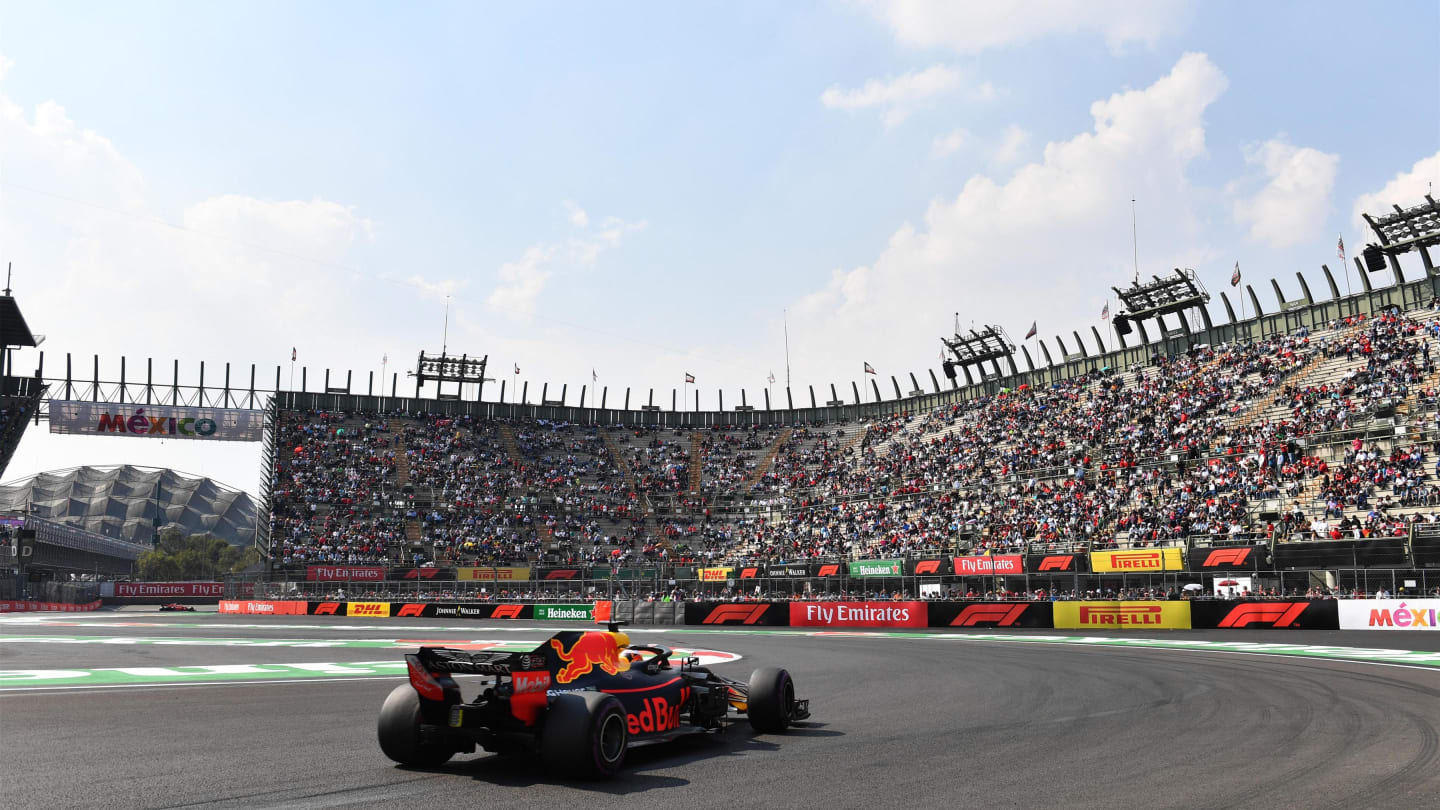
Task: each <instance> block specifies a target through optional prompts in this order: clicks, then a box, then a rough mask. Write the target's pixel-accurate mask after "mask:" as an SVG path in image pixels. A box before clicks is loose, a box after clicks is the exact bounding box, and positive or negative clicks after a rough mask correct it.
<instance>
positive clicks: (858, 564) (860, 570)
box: [850, 560, 905, 577]
mask: <svg viewBox="0 0 1440 810" xmlns="http://www.w3.org/2000/svg"><path fill="white" fill-rule="evenodd" d="M904 572H905V562H904V560H856V561H854V562H852V563H850V576H852V577H898V576H900V575H901V574H903V573H904Z"/></svg>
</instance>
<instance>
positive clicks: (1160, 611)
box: [1054, 602, 1190, 630]
mask: <svg viewBox="0 0 1440 810" xmlns="http://www.w3.org/2000/svg"><path fill="white" fill-rule="evenodd" d="M1054 611H1055V627H1056V629H1059V630H1189V629H1190V603H1189V602H1055V603H1054Z"/></svg>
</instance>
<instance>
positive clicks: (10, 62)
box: [0, 53, 15, 82]
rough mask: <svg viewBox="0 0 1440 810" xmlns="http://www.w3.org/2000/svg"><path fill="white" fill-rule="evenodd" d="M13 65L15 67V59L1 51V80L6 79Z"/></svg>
mask: <svg viewBox="0 0 1440 810" xmlns="http://www.w3.org/2000/svg"><path fill="white" fill-rule="evenodd" d="M12 67H15V60H14V59H8V58H6V56H5V54H3V53H0V82H3V81H5V74H7V73H9V72H10V68H12Z"/></svg>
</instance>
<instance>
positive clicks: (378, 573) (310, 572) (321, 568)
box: [305, 565, 385, 582]
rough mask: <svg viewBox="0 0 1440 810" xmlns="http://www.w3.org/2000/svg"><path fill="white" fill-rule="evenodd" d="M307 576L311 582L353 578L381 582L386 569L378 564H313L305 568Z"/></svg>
mask: <svg viewBox="0 0 1440 810" xmlns="http://www.w3.org/2000/svg"><path fill="white" fill-rule="evenodd" d="M305 578H306V579H308V580H310V581H311V582H315V581H321V582H337V581H346V582H348V581H350V580H352V579H358V580H364V581H366V582H379V581H380V580H383V579H384V578H385V569H384V568H380V567H378V566H354V565H311V566H308V567H306V569H305Z"/></svg>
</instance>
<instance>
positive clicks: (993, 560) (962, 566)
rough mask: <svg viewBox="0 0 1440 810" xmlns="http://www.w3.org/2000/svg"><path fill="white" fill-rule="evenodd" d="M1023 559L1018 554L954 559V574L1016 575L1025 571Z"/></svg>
mask: <svg viewBox="0 0 1440 810" xmlns="http://www.w3.org/2000/svg"><path fill="white" fill-rule="evenodd" d="M1024 559H1025V558H1024V557H1021V556H1020V555H1019V554H993V555H991V556H989V557H956V558H955V573H956V574H960V575H974V574H985V575H990V574H1018V573H1021V572H1022V571H1024V570H1025V563H1024Z"/></svg>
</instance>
